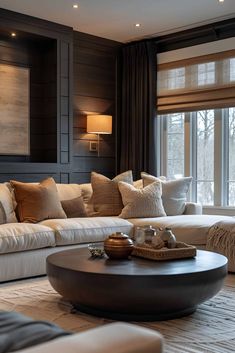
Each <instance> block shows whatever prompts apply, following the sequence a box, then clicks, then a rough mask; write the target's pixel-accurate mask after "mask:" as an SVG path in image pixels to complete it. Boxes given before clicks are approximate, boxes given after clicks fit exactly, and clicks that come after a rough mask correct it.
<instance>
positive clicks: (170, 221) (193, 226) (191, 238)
mask: <svg viewBox="0 0 235 353" xmlns="http://www.w3.org/2000/svg"><path fill="white" fill-rule="evenodd" d="M226 219H227V220H228V221H231V217H227V216H211V215H180V216H168V217H158V218H143V219H140V218H139V219H137V218H134V219H129V222H131V223H133V224H134V225H135V226H136V227H137V226H144V225H147V224H150V225H152V226H153V227H162V228H164V227H170V228H171V229H172V232H173V233H174V234H175V236H176V239H177V240H178V241H183V242H185V243H188V244H192V245H205V244H206V241H207V233H208V230H209V228H210V227H211V226H212V225H213V224H215V223H216V222H219V221H221V220H226Z"/></svg>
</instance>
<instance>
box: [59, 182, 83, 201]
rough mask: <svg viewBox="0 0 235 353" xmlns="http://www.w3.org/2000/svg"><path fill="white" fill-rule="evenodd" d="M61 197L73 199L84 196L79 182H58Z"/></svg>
mask: <svg viewBox="0 0 235 353" xmlns="http://www.w3.org/2000/svg"><path fill="white" fill-rule="evenodd" d="M56 188H57V191H58V195H59V199H60V201H62V200H72V199H75V198H77V197H80V196H82V189H81V187H80V185H79V184H56Z"/></svg>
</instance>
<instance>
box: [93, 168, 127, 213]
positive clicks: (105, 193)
mask: <svg viewBox="0 0 235 353" xmlns="http://www.w3.org/2000/svg"><path fill="white" fill-rule="evenodd" d="M119 181H124V182H126V183H129V184H133V177H132V171H131V170H128V171H127V172H125V173H122V174H119V175H117V176H116V177H115V178H114V179H112V180H110V179H109V178H107V177H106V176H104V175H102V174H98V173H95V172H92V173H91V185H92V189H93V195H92V201H93V206H94V211H95V215H96V216H118V215H119V214H120V213H121V211H122V208H123V203H122V198H121V194H120V192H119V189H118V182H119Z"/></svg>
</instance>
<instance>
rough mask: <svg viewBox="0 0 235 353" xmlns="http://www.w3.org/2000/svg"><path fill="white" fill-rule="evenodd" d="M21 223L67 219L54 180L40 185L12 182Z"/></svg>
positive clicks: (49, 179) (46, 180) (50, 179)
mask: <svg viewBox="0 0 235 353" xmlns="http://www.w3.org/2000/svg"><path fill="white" fill-rule="evenodd" d="M11 185H12V187H13V189H14V193H15V198H16V202H17V208H16V210H17V213H18V218H19V220H20V222H27V223H37V222H40V221H42V220H44V219H49V218H67V217H66V214H65V213H64V210H63V208H62V206H61V203H60V200H59V196H58V191H57V188H56V183H55V181H54V179H53V178H48V179H45V180H43V181H42V182H41V183H39V184H33V183H21V182H19V181H14V180H11Z"/></svg>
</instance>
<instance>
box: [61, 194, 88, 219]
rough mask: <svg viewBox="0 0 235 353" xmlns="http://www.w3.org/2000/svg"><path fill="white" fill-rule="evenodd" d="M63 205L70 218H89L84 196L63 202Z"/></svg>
mask: <svg viewBox="0 0 235 353" xmlns="http://www.w3.org/2000/svg"><path fill="white" fill-rule="evenodd" d="M61 205H62V207H63V210H64V212H65V214H66V216H67V217H68V218H77V217H87V213H86V209H85V205H84V202H83V198H82V196H79V197H76V198H75V199H71V200H62V201H61Z"/></svg>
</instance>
